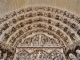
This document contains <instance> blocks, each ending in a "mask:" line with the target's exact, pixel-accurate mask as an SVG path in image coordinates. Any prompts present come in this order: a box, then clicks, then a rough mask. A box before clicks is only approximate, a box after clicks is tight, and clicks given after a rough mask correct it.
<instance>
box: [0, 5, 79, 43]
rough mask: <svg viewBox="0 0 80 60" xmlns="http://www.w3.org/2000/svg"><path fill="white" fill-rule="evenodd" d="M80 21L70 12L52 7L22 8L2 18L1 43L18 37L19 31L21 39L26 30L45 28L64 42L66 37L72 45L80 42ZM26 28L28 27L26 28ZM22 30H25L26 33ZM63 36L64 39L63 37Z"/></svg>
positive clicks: (0, 21)
mask: <svg viewBox="0 0 80 60" xmlns="http://www.w3.org/2000/svg"><path fill="white" fill-rule="evenodd" d="M79 19H80V17H78V16H76V15H74V14H72V13H70V12H67V11H63V10H60V9H57V8H52V7H43V6H42V7H28V8H22V9H19V10H16V11H13V12H10V13H8V14H5V16H4V17H2V18H1V20H0V35H1V36H0V38H1V41H4V42H5V43H7V42H8V41H10V39H12V38H11V36H13V35H14V36H16V32H18V31H19V33H18V35H17V36H18V37H19V34H23V35H24V33H25V32H26V30H31V29H34V27H35V28H37V27H38V28H39V29H41V28H44V29H43V30H46V29H48V30H51V31H52V32H56V34H57V36H60V38H61V39H62V40H64V39H63V37H64V36H65V35H66V37H67V38H68V39H67V40H69V42H70V43H71V44H72V43H73V42H76V41H79V38H80V26H79V24H80V20H79ZM35 23H37V24H35ZM45 23H47V24H45ZM28 25H29V26H28ZM24 26H27V27H25V28H24ZM56 29H58V30H56ZM22 30H24V33H23V31H22ZM35 30H36V29H35ZM6 32H7V33H6ZM14 32H15V33H14ZM61 34H62V35H63V37H61ZM14 36H13V37H14ZM16 38H17V37H16ZM19 38H20V37H19ZM13 39H14V38H13ZM65 44H66V42H65Z"/></svg>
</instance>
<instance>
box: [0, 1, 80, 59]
mask: <svg viewBox="0 0 80 60" xmlns="http://www.w3.org/2000/svg"><path fill="white" fill-rule="evenodd" d="M46 1H48V0H46ZM43 2H44V1H43ZM79 42H80V17H79V16H78V15H76V14H74V13H72V12H70V11H66V10H64V9H61V8H56V7H52V6H51V7H50V6H42V5H39V6H38V5H37V6H29V7H26V8H25V7H24V8H19V9H15V10H13V11H10V12H8V13H6V14H4V16H2V17H1V18H0V60H80V44H79Z"/></svg>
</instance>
